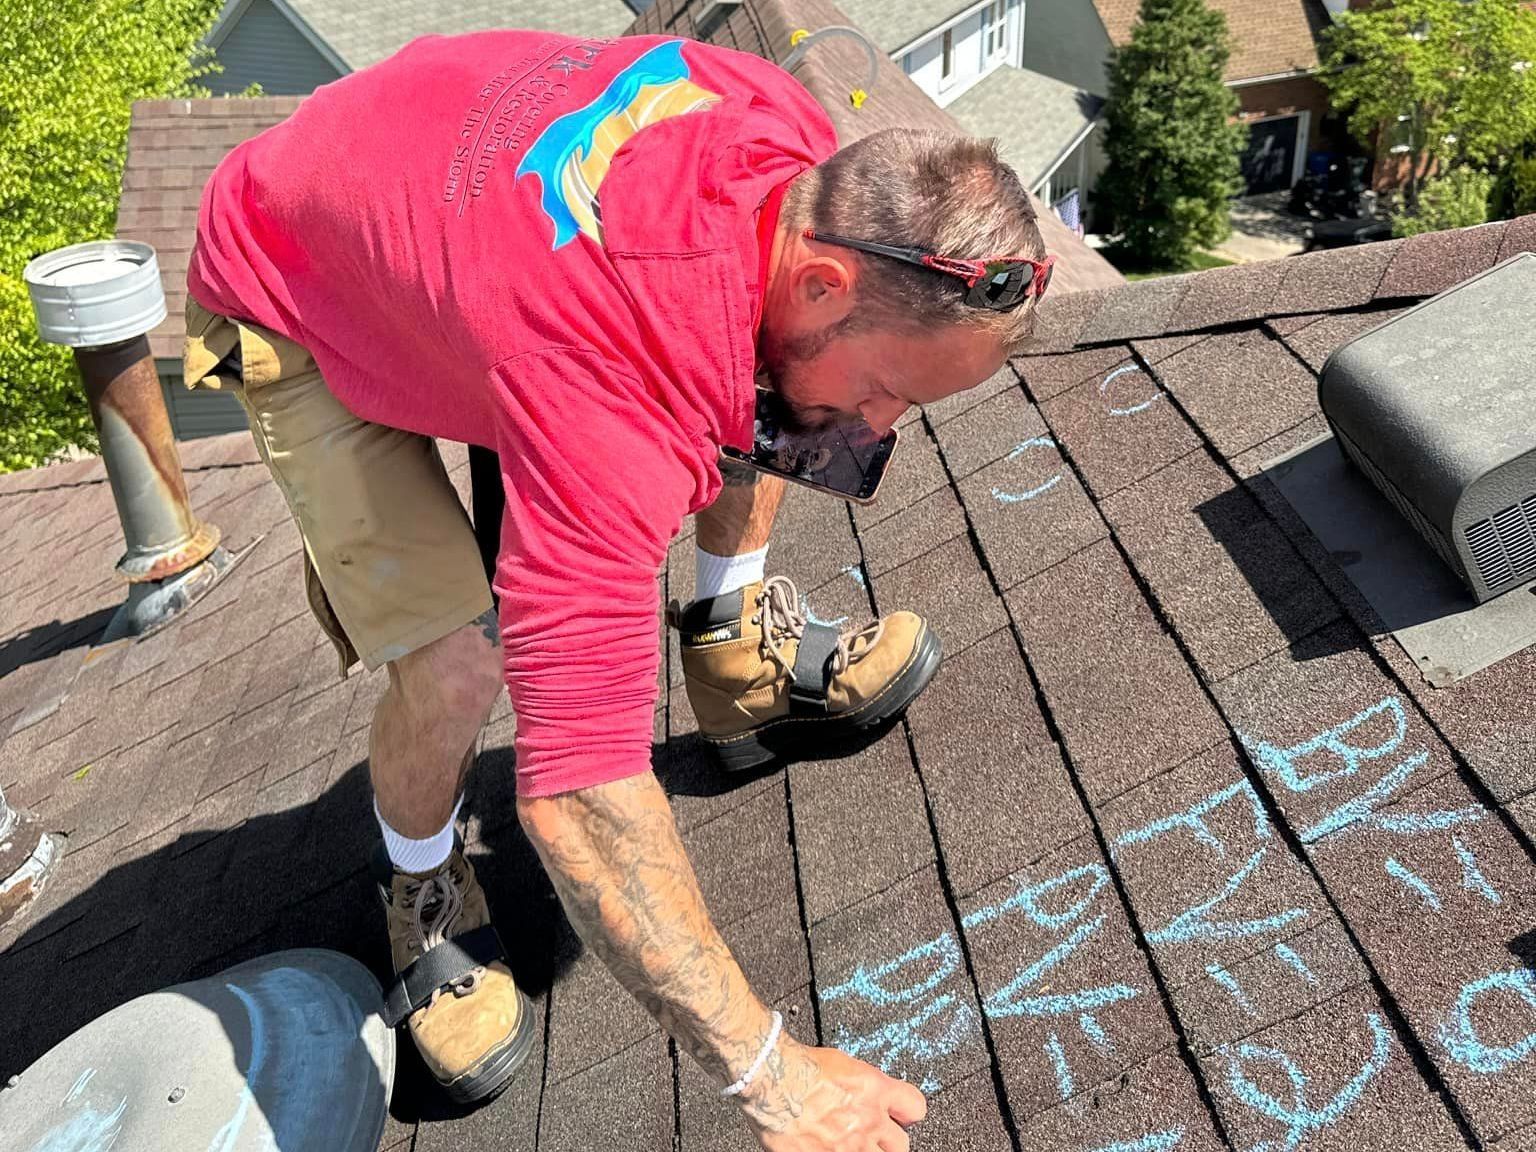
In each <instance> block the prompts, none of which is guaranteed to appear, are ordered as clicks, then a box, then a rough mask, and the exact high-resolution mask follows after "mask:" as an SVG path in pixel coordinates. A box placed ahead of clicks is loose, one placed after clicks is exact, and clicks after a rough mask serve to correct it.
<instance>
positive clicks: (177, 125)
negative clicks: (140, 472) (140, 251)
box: [117, 96, 303, 360]
mask: <svg viewBox="0 0 1536 1152" xmlns="http://www.w3.org/2000/svg"><path fill="white" fill-rule="evenodd" d="M302 99H303V97H300V96H262V97H258V98H256V99H239V98H230V99H215V100H141V101H139V102H138V103H136V104H134V106H133V118H132V121H131V123H130V127H129V129H128V157H127V161H126V163H125V164H124V166H123V192H122V197H121V199H120V200H119V201H118V207H117V235H118V236H119V237H121V238H122V239H124V240H141V241H143V242H144V243H146V244H150V245H152V246H153V247H154V249H155V252H156V254H157V257H158V259H159V262H160V280H161V283H162V284H163V285H164V286H165V303H166V310H167V315H166V318H165V320H164V322H162V323H161V324H160V326H159V327H157V328H156V329H155V330H154V331H153V332H152V333H150V338H149V341H150V346H151V347H152V348H153V350H154V353H155V355H156V357H159V358H162V359H172V360H175V359H179V358H180V357H181V342H182V338H183V337H184V336H185V335H186V322H185V317H184V315H183V309H184V308H185V307H186V300H187V261H188V260H189V259H190V258H191V256H192V242H193V240H194V238H195V237H196V236H197V205H198V201H199V199H201V197H202V194H203V185H204V184H206V183H208V177H209V176H211V175H213V170H214V168H216V167H218V163H219V161H220V160H222V159H223V158H224V154H225V153H226V152H228V151H229V150H230V149H231V148H233V147H234V146H235V145H236V144H239V143H241V142H242V141H244V140H248V139H250V138H251V137H252V136H255V135H256V134H257V133H259V132H263V131H265V130H266V129H268V128H270V127H272V126H273V125H274V124H277V123H280V122H281V121H283V120H286V119H287V118H288V117H289V115H291V114H292V112H293V110H294V109H295V108H297V107H298V106H299V101H300V100H302Z"/></svg>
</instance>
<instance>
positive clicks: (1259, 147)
mask: <svg viewBox="0 0 1536 1152" xmlns="http://www.w3.org/2000/svg"><path fill="white" fill-rule="evenodd" d="M1305 143H1306V142H1305V141H1304V140H1303V139H1302V138H1301V117H1300V116H1277V117H1275V118H1274V119H1272V120H1257V121H1254V122H1253V123H1250V124H1249V125H1248V146H1247V147H1246V148H1245V149H1243V184H1244V191H1245V194H1246V195H1249V196H1257V195H1259V194H1260V193H1263V192H1283V191H1285V190H1286V189H1287V188H1289V187H1290V186H1291V185H1292V184H1293V183H1294V182H1295V181H1294V180H1293V179H1292V177H1293V174H1294V173H1295V171H1296V161H1297V150H1298V149H1300V148H1303V147H1305Z"/></svg>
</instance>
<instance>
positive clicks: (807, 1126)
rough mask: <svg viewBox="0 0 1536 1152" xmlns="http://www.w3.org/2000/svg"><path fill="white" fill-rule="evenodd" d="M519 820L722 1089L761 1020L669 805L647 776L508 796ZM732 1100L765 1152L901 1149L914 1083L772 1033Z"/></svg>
mask: <svg viewBox="0 0 1536 1152" xmlns="http://www.w3.org/2000/svg"><path fill="white" fill-rule="evenodd" d="M518 815H519V816H520V818H521V820H522V824H523V827H524V829H525V830H526V831H527V832H528V835H529V838H530V839H531V840H532V841H533V844H534V846H535V847H536V848H537V849H538V852H539V856H540V858H541V859H542V860H543V861H544V866H545V868H546V869H547V870H548V872H549V875H550V878H551V879H552V880H553V881H554V885H555V889H556V891H557V892H558V893H559V894H560V899H561V902H562V903H563V904H564V905H565V910H566V914H567V915H568V916H569V917H570V920H571V923H572V924H573V925H574V926H575V928H576V931H577V932H578V933H579V934H580V935H581V938H582V939H583V940H584V941H585V942H586V943H587V945H588V947H590V948H591V949H592V950H593V951H594V952H596V953H597V954H598V955H599V956H600V957H601V958H602V959H603V961H604V962H605V963H606V964H607V965H608V967H609V969H610V970H611V971H612V972H613V974H614V976H615V977H617V978H618V980H619V982H620V983H621V984H623V985H624V987H625V988H627V989H628V990H629V991H630V993H631V994H633V995H634V996H635V998H636V999H637V1000H639V1001H640V1003H641V1004H642V1005H644V1007H645V1008H646V1009H647V1010H648V1011H649V1012H650V1013H651V1014H652V1015H653V1016H655V1017H656V1019H657V1021H658V1022H660V1024H661V1025H662V1027H663V1028H665V1029H666V1030H667V1031H668V1032H669V1033H671V1034H672V1036H673V1037H674V1038H675V1039H676V1040H677V1042H678V1043H679V1044H680V1045H681V1046H682V1047H683V1048H685V1049H686V1050H687V1051H688V1052H689V1053H690V1054H691V1055H692V1056H693V1058H694V1059H695V1060H697V1061H698V1062H699V1064H700V1065H702V1066H703V1068H704V1069H705V1070H706V1071H707V1072H709V1073H710V1074H711V1075H713V1076H714V1077H715V1078H716V1079H717V1080H718V1081H719V1082H720V1083H722V1084H725V1083H729V1082H731V1081H734V1080H735V1079H736V1078H737V1077H739V1076H740V1075H741V1074H742V1073H743V1072H745V1071H746V1070H747V1068H748V1067H750V1065H751V1064H752V1061H753V1060H754V1059H755V1058H756V1056H757V1054H758V1052H759V1051H760V1050H761V1048H762V1045H763V1042H764V1040H765V1039H766V1038H767V1036H768V1032H769V1029H770V1027H771V1023H772V1021H771V1014H770V1013H769V1011H768V1009H767V1008H766V1007H765V1006H764V1005H763V1003H762V1001H760V1000H759V999H758V998H757V996H756V995H754V994H753V992H752V990H751V988H750V987H749V986H748V984H747V980H746V977H745V976H744V975H743V974H742V971H741V967H740V965H738V964H737V963H736V960H735V957H733V956H732V955H731V952H730V949H729V948H727V947H726V944H725V941H724V940H722V939H721V937H720V933H719V932H718V931H717V930H716V929H715V926H714V923H713V922H712V921H711V919H710V916H709V911H708V909H706V908H705V906H704V897H703V894H702V893H701V892H700V891H699V885H698V881H697V879H696V878H695V876H694V873H693V867H692V865H691V864H689V862H688V856H687V853H686V852H685V851H684V849H683V845H682V841H681V840H680V839H679V838H678V835H677V827H676V825H675V823H674V822H673V819H672V809H671V806H670V805H669V804H668V803H667V798H666V795H665V794H664V793H663V792H662V790H661V786H660V785H659V784H658V783H657V782H656V779H655V777H654V776H652V775H650V774H649V773H645V774H642V775H639V776H633V777H630V778H628V779H625V780H618V781H615V782H614V783H611V784H603V785H599V786H597V787H595V788H584V789H581V790H579V791H576V792H570V793H566V794H564V795H561V796H553V797H547V798H540V799H520V800H519V801H518ZM740 1099H741V1103H742V1106H743V1107H744V1109H745V1110H746V1113H747V1115H748V1117H749V1119H750V1120H751V1121H752V1122H753V1124H754V1125H756V1127H757V1129H758V1131H759V1139H760V1140H761V1142H762V1143H763V1146H764V1147H765V1148H768V1149H773V1150H775V1152H874V1150H875V1149H877V1148H890V1149H899V1148H905V1147H906V1146H907V1145H906V1136H905V1133H904V1132H903V1131H902V1129H901V1127H900V1125H902V1124H910V1123H914V1122H916V1121H917V1120H919V1119H921V1118H922V1112H923V1103H922V1096H921V1094H920V1093H918V1092H917V1090H916V1089H915V1088H912V1087H911V1086H909V1085H906V1084H902V1083H901V1082H900V1081H896V1080H892V1079H891V1078H889V1077H887V1076H885V1075H884V1074H883V1073H881V1072H879V1071H877V1070H876V1069H874V1068H870V1067H868V1066H867V1065H864V1064H860V1063H859V1062H858V1061H856V1060H853V1059H851V1058H849V1057H847V1056H844V1055H843V1054H842V1053H840V1052H835V1051H831V1050H822V1049H813V1048H808V1047H805V1046H803V1045H800V1044H797V1043H796V1042H795V1041H793V1040H792V1039H790V1037H789V1036H787V1035H786V1036H784V1038H783V1039H782V1040H781V1041H780V1043H779V1044H778V1046H777V1047H776V1048H775V1050H774V1052H773V1054H772V1055H771V1056H770V1058H769V1060H768V1062H767V1064H766V1065H765V1066H764V1068H763V1071H762V1072H761V1073H760V1074H759V1076H758V1078H757V1079H756V1080H755V1081H754V1082H753V1084H752V1085H751V1087H750V1088H749V1089H748V1091H747V1092H746V1093H745V1094H744V1096H743V1097H742V1098H740Z"/></svg>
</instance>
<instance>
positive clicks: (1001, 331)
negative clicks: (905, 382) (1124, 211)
mask: <svg viewBox="0 0 1536 1152" xmlns="http://www.w3.org/2000/svg"><path fill="white" fill-rule="evenodd" d="M785 214H786V216H788V217H789V219H790V220H791V221H792V222H793V224H794V226H795V227H796V228H806V227H810V228H815V229H817V230H818V231H826V232H834V233H839V234H841V235H844V236H848V237H852V238H854V239H858V240H873V241H877V242H879V243H884V244H895V245H899V246H902V247H908V246H911V247H918V248H926V249H928V250H930V251H933V252H939V253H942V254H943V255H945V256H957V257H963V258H971V259H974V258H977V257H981V256H998V255H1019V256H1028V257H1030V258H1031V259H1035V260H1043V259H1044V258H1045V242H1044V240H1042V239H1041V236H1040V229H1039V227H1038V226H1037V225H1036V223H1035V209H1034V205H1033V203H1032V202H1031V201H1030V198H1029V194H1028V193H1027V192H1026V191H1025V190H1024V185H1023V184H1022V183H1021V182H1020V180H1019V178H1018V176H1017V174H1015V172H1014V171H1013V169H1012V168H1010V167H1008V165H1006V164H1004V163H1003V162H1002V160H1001V159H1000V158H999V157H998V154H997V141H995V140H978V139H976V138H974V137H970V136H959V135H954V134H950V133H946V132H934V131H928V130H923V129H913V128H886V129H883V130H882V131H879V132H874V133H871V134H870V135H868V136H865V137H864V138H863V139H861V140H856V141H854V142H853V143H852V144H849V145H848V146H847V147H846V148H843V149H841V150H839V151H838V152H837V153H836V154H834V155H833V156H831V157H829V158H828V159H826V160H824V161H823V162H822V163H820V164H818V165H816V167H814V168H811V169H808V170H807V171H806V172H805V173H804V174H802V175H801V176H800V177H799V178H798V179H796V180H795V182H794V184H793V185H792V186H791V189H790V193H789V196H788V199H787V201H786V204H785ZM848 257H849V258H850V259H852V260H855V261H857V263H858V269H859V276H860V280H859V288H858V294H859V297H860V299H859V301H858V303H857V304H856V306H855V310H854V312H853V314H852V315H850V317H849V319H848V321H845V325H846V326H847V327H848V328H894V329H896V330H898V331H910V330H914V329H926V328H932V327H933V326H935V325H938V324H957V325H965V326H966V327H970V328H978V329H982V330H986V331H991V332H994V333H995V334H996V335H997V336H998V338H999V339H1000V340H1001V341H1002V342H1003V344H1004V345H1005V346H1006V347H1007V348H1009V350H1010V351H1011V350H1012V349H1014V348H1015V347H1017V345H1019V344H1020V343H1021V342H1022V341H1023V340H1024V339H1026V338H1027V337H1028V336H1029V334H1030V331H1031V330H1032V329H1033V327H1034V313H1035V304H1034V302H1033V301H1031V302H1029V303H1026V304H1023V305H1021V306H1019V307H1018V308H1015V309H1014V310H1013V311H1011V312H991V311H988V310H986V309H981V308H973V307H970V306H969V305H967V304H966V303H965V293H964V292H963V291H960V290H958V289H959V288H960V287H961V286H960V284H959V282H958V281H956V280H954V279H953V278H952V277H948V276H943V275H940V274H938V273H936V272H932V271H929V270H928V269H925V268H918V267H915V266H913V265H910V264H903V263H901V262H900V261H896V260H888V259H884V258H882V257H880V256H873V255H865V254H864V253H862V252H853V251H850V252H849V253H848Z"/></svg>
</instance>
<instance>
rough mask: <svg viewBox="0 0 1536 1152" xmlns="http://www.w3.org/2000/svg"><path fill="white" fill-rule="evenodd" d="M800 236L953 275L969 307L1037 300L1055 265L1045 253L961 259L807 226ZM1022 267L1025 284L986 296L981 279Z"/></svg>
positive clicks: (998, 308) (1001, 308) (1000, 307)
mask: <svg viewBox="0 0 1536 1152" xmlns="http://www.w3.org/2000/svg"><path fill="white" fill-rule="evenodd" d="M802 235H803V236H804V237H805V238H806V239H807V240H819V241H820V242H821V243H823V244H834V245H836V246H837V247H839V248H852V249H853V250H854V251H857V252H869V253H872V254H873V255H876V256H885V257H888V258H890V259H892V260H900V261H902V262H903V263H905V264H914V265H916V266H917V267H919V268H927V269H929V270H931V271H934V272H938V273H941V274H942V275H945V276H953V277H955V278H956V279H958V280H961V281H964V283H965V286H966V288H967V289H968V291H967V292H966V297H965V302H966V303H967V304H969V305H971V306H972V307H973V308H985V309H987V310H989V311H992V312H1009V311H1012V310H1013V309H1014V308H1017V307H1018V306H1019V305H1020V304H1022V303H1024V302H1025V301H1026V300H1038V299H1040V297H1042V296H1044V295H1045V291H1046V289H1047V288H1049V287H1050V284H1051V275H1052V270H1053V269H1054V268H1055V265H1056V257H1055V256H1046V258H1045V259H1044V260H1032V259H1030V258H1029V257H1028V256H985V257H982V258H980V259H965V258H962V257H958V256H941V255H939V254H938V253H937V252H929V251H928V250H926V249H924V248H903V247H898V246H896V245H894V244H879V243H876V242H875V241H873V240H855V239H852V238H850V237H847V236H838V235H835V234H833V233H831V232H818V231H816V229H814V228H807V229H806V230H805V231H804V232H803V233H802ZM1025 268H1028V269H1030V278H1029V281H1028V284H1027V286H1026V285H1020V286H1019V287H1018V288H1016V289H1015V290H1013V291H1012V292H1006V293H1005V295H1004V296H1003V297H1002V298H1000V299H994V298H992V297H990V296H988V295H987V288H986V287H985V286H983V285H984V282H987V283H990V282H993V281H994V280H995V278H996V276H997V275H998V273H999V272H1000V271H1001V272H1003V273H1004V274H1005V275H1009V276H1011V274H1012V273H1013V272H1014V271H1015V270H1018V271H1022V270H1023V269H1025ZM1005 284H1006V281H1005Z"/></svg>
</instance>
